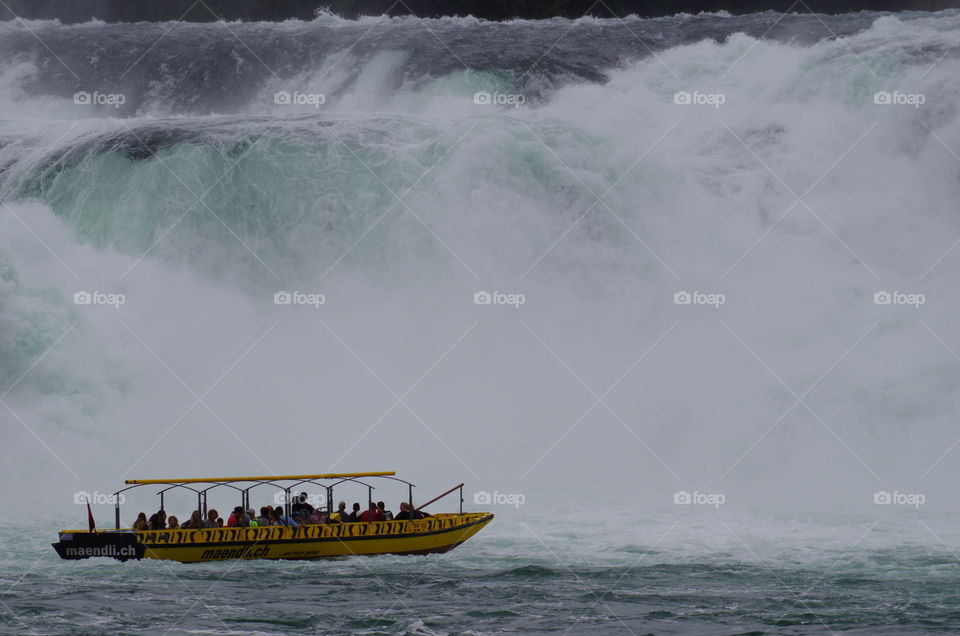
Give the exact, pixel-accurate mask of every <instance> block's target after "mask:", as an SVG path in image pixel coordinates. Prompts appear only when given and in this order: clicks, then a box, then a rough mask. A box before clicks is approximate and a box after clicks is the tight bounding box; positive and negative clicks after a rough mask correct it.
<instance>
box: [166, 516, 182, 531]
mask: <svg viewBox="0 0 960 636" xmlns="http://www.w3.org/2000/svg"><path fill="white" fill-rule="evenodd" d="M179 528H180V524H179V523H178V522H177V518H176V517H175V516H173V515H170V517H169V518H168V519H167V530H177V529H179Z"/></svg>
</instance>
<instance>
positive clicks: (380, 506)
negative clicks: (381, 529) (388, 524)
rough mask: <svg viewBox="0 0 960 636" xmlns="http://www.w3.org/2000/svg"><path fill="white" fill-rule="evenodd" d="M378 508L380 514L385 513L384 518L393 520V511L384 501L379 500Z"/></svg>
mask: <svg viewBox="0 0 960 636" xmlns="http://www.w3.org/2000/svg"><path fill="white" fill-rule="evenodd" d="M377 510H379V511H380V514H382V515H383V518H384V520H386V521H393V513H392V512H390V511H389V510H387V509H386V506H385V505H384V503H383V502H382V501H378V502H377Z"/></svg>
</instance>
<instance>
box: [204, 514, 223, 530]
mask: <svg viewBox="0 0 960 636" xmlns="http://www.w3.org/2000/svg"><path fill="white" fill-rule="evenodd" d="M204 527H206V528H220V527H223V519H221V518H220V513H219V512H217V511H216V510H208V511H207V521H206V525H205V526H204Z"/></svg>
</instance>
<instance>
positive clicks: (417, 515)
mask: <svg viewBox="0 0 960 636" xmlns="http://www.w3.org/2000/svg"><path fill="white" fill-rule="evenodd" d="M429 516H430V515H429V514H428V513H426V512H422V511H420V510H414V511H413V514H412V515H411V514H410V504H408V503H407V502H406V501H401V502H400V512H398V513H397V516H395V517H394V519H397V520H401V519H423V518H425V517H429Z"/></svg>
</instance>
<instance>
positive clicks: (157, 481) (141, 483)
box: [124, 470, 397, 486]
mask: <svg viewBox="0 0 960 636" xmlns="http://www.w3.org/2000/svg"><path fill="white" fill-rule="evenodd" d="M396 474H397V473H396V472H395V471H392V470H389V471H380V472H373V473H327V474H323V475H267V476H261V477H211V478H205V477H194V478H189V479H128V480H126V481H125V482H124V483H125V484H136V485H138V486H146V485H149V484H215V483H220V484H227V483H231V482H237V481H259V482H264V483H269V482H274V481H297V480H303V481H310V480H313V479H357V478H359V477H391V476H393V475H396Z"/></svg>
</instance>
